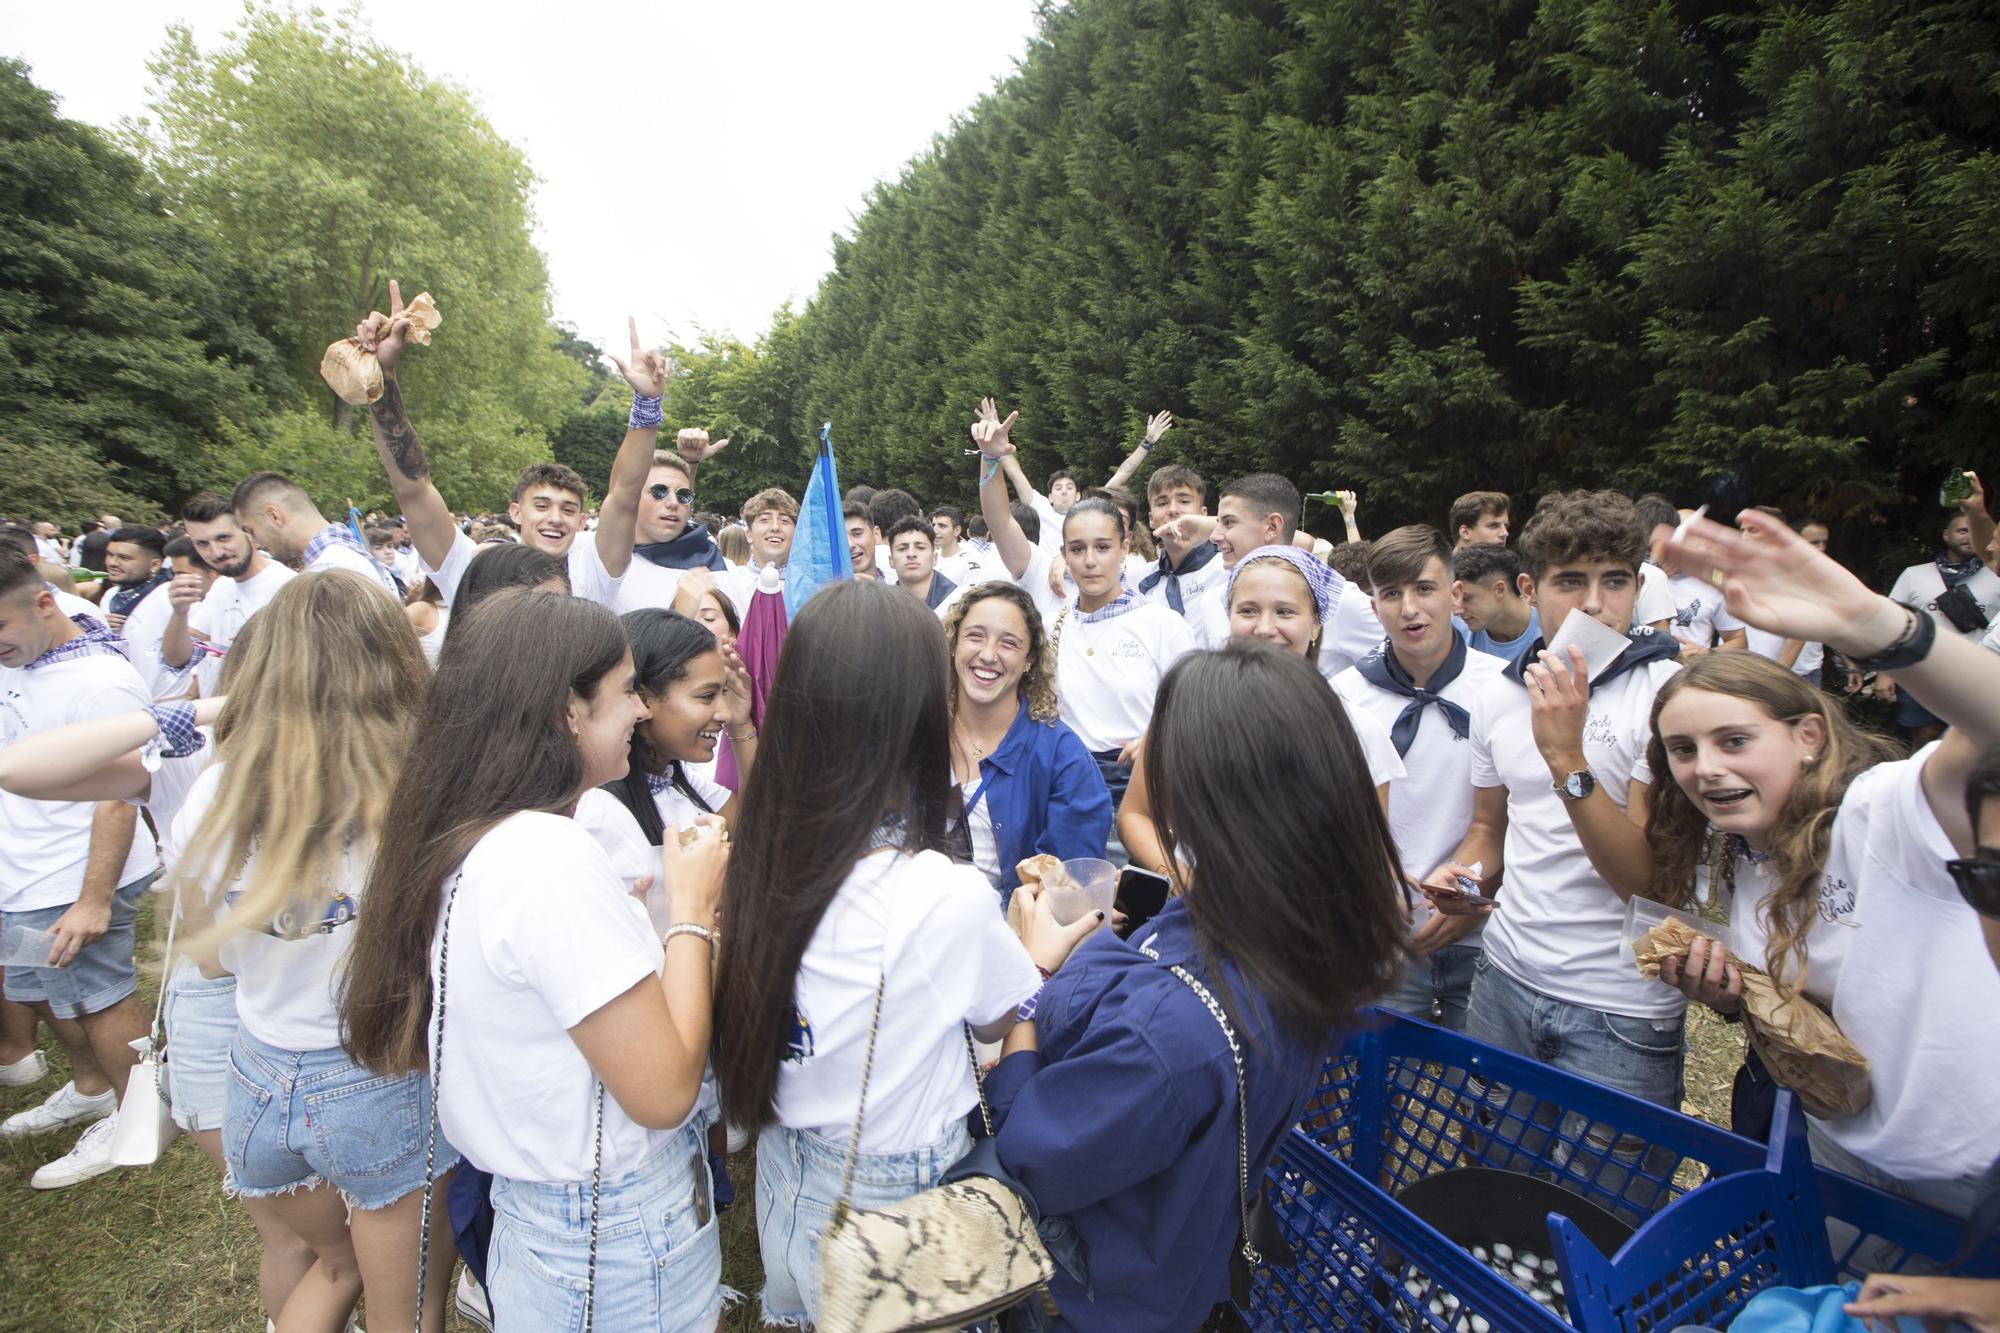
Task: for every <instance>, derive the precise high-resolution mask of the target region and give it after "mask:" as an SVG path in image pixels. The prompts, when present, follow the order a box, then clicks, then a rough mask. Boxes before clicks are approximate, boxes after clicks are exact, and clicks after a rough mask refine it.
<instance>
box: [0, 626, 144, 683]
mask: <svg viewBox="0 0 2000 1333" xmlns="http://www.w3.org/2000/svg"><path fill="white" fill-rule="evenodd" d="M70 623H71V624H73V625H75V626H76V627H77V628H78V629H80V630H82V631H83V632H82V633H81V634H79V635H77V636H76V637H75V638H74V639H71V640H70V641H69V642H68V643H59V644H57V645H56V646H55V647H53V648H51V649H49V650H48V651H47V652H45V653H43V654H42V655H41V656H40V657H38V658H36V659H35V660H34V661H32V662H30V663H28V665H27V667H26V668H25V669H26V670H28V671H33V670H34V669H35V668H36V667H45V666H54V665H55V664H56V663H58V662H67V661H69V660H70V659H71V658H76V657H122V658H124V659H125V660H126V661H128V662H129V661H131V660H132V652H131V649H130V648H129V647H128V646H127V645H126V643H125V640H124V639H122V638H120V637H119V636H118V635H116V634H113V633H112V632H111V631H110V630H109V629H108V628H106V626H105V624H104V622H103V621H101V620H99V619H98V618H97V617H96V616H87V615H75V616H71V617H70Z"/></svg>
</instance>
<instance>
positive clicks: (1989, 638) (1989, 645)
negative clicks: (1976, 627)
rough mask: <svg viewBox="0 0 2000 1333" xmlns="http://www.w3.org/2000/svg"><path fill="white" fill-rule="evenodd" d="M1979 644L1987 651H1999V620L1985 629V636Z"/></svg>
mask: <svg viewBox="0 0 2000 1333" xmlns="http://www.w3.org/2000/svg"><path fill="white" fill-rule="evenodd" d="M1979 646H1980V647H1981V648H1984V649H1985V650H1986V651H1987V652H1989V653H2000V622H1996V623H1995V624H1994V626H1993V628H1992V629H1990V630H1988V631H1986V637H1985V638H1983V639H1981V640H1980V641H1979Z"/></svg>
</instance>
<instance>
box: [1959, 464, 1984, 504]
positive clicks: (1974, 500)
mask: <svg viewBox="0 0 2000 1333" xmlns="http://www.w3.org/2000/svg"><path fill="white" fill-rule="evenodd" d="M1965 479H1966V481H1968V482H1970V483H1971V485H1972V489H1971V491H1969V492H1967V494H1966V497H1965V498H1964V499H1963V500H1960V501H1959V502H1958V507H1959V509H1960V510H1961V511H1962V512H1964V513H1967V514H1978V515H1983V514H1985V513H1986V487H1985V485H1984V484H1982V483H1981V482H1980V480H1979V474H1978V473H1977V472H1967V473H1966V474H1965Z"/></svg>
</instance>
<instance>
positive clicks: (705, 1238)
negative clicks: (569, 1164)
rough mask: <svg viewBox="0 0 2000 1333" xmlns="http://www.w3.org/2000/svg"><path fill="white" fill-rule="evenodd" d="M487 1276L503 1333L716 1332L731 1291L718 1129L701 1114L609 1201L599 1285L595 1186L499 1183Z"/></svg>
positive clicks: (603, 1202) (608, 1183)
mask: <svg viewBox="0 0 2000 1333" xmlns="http://www.w3.org/2000/svg"><path fill="white" fill-rule="evenodd" d="M493 1213H494V1218H493V1243H492V1246H491V1248H490V1249H489V1250H488V1251H487V1258H486V1264H487V1268H486V1276H487V1278H488V1279H489V1281H488V1290H489V1291H490V1292H491V1293H492V1296H493V1314H494V1320H495V1322H494V1328H495V1329H496V1330H497V1333H515V1331H516V1330H521V1333H530V1331H532V1333H543V1331H544V1330H548V1331H550V1333H554V1331H556V1330H565V1329H579V1330H580V1329H582V1328H583V1326H584V1318H583V1310H584V1297H585V1295H586V1294H588V1293H592V1292H594V1295H592V1297H591V1325H592V1327H595V1328H604V1329H619V1330H621V1331H622V1330H626V1329H633V1330H640V1329H645V1330H655V1331H656V1333H705V1330H707V1329H711V1328H714V1327H715V1324H716V1319H717V1317H718V1316H719V1315H720V1314H721V1311H722V1302H723V1297H724V1295H725V1293H724V1291H723V1287H722V1241H721V1235H720V1231H719V1229H718V1227H717V1223H716V1220H715V1186H714V1181H713V1180H712V1179H711V1177H710V1176H709V1170H708V1144H707V1125H706V1122H705V1120H704V1118H703V1117H700V1116H697V1117H695V1118H694V1120H692V1121H691V1122H690V1123H689V1124H687V1125H685V1126H683V1127H682V1129H681V1130H680V1132H679V1133H677V1134H675V1135H674V1136H673V1137H672V1138H671V1139H669V1140H668V1141H667V1143H666V1144H665V1145H664V1146H663V1147H661V1148H660V1149H659V1150H658V1151H657V1152H655V1153H653V1155H652V1156H650V1157H648V1158H647V1159H646V1160H645V1161H644V1162H642V1163H640V1164H639V1166H638V1167H637V1168H635V1169H634V1170H632V1171H631V1172H629V1173H627V1174H626V1175H623V1176H619V1177H616V1178H614V1179H608V1180H605V1181H604V1182H603V1184H602V1186H601V1188H600V1189H599V1191H598V1199H597V1280H596V1284H595V1286H594V1287H593V1286H592V1283H591V1281H590V1182H589V1181H588V1180H578V1181H566V1182H560V1183H553V1184H551V1183H547V1182H541V1181H525V1180H510V1179H508V1178H507V1177H505V1176H495V1177H494V1178H493Z"/></svg>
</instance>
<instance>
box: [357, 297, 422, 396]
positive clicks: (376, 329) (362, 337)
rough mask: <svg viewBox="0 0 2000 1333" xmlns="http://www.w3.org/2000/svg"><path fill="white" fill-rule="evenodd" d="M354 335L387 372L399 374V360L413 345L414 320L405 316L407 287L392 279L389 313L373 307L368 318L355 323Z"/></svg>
mask: <svg viewBox="0 0 2000 1333" xmlns="http://www.w3.org/2000/svg"><path fill="white" fill-rule="evenodd" d="M354 337H355V339H356V340H357V341H359V342H360V344H361V350H362V351H364V352H373V353H374V354H375V360H376V363H377V364H379V365H380V366H381V367H382V373H383V374H384V375H393V374H395V373H396V362H397V361H399V360H401V359H402V356H403V348H405V347H406V346H408V345H409V337H410V321H409V320H408V319H406V318H404V316H403V289H402V288H401V287H399V286H397V285H396V280H395V279H394V278H391V279H389V313H388V314H386V315H385V314H383V313H382V312H381V311H379V310H371V311H370V312H369V313H368V318H366V319H364V320H362V321H361V322H360V323H359V324H357V325H355V326H354Z"/></svg>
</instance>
